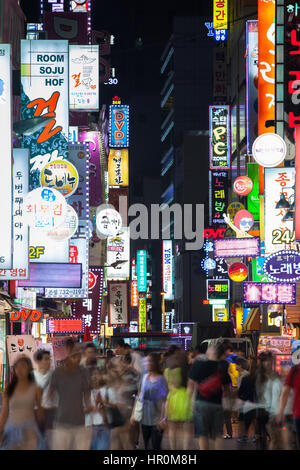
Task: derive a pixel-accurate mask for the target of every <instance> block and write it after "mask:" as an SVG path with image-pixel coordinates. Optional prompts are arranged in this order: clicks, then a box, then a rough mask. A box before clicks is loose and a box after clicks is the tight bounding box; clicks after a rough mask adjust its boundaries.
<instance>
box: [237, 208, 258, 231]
mask: <svg viewBox="0 0 300 470" xmlns="http://www.w3.org/2000/svg"><path fill="white" fill-rule="evenodd" d="M253 224H254V217H253V215H252V214H251V212H249V211H246V210H245V209H242V210H240V211H238V212H237V213H236V214H235V216H234V225H235V226H236V227H237V228H238V229H239V230H242V231H243V232H249V230H251V228H252V227H253Z"/></svg>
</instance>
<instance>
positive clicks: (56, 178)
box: [40, 160, 79, 197]
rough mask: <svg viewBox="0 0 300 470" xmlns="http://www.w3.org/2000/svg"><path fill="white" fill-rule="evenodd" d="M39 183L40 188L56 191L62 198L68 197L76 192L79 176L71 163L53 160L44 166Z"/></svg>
mask: <svg viewBox="0 0 300 470" xmlns="http://www.w3.org/2000/svg"><path fill="white" fill-rule="evenodd" d="M40 181H41V186H43V187H45V186H46V187H47V188H53V189H56V190H57V191H59V192H60V193H61V194H62V195H63V196H64V197H70V196H72V194H74V193H75V192H76V190H77V187H78V182H79V175H78V171H77V169H76V168H75V166H74V165H73V164H72V163H71V162H69V161H67V160H55V161H53V162H50V163H47V165H45V166H44V168H43V169H42V171H41V175H40Z"/></svg>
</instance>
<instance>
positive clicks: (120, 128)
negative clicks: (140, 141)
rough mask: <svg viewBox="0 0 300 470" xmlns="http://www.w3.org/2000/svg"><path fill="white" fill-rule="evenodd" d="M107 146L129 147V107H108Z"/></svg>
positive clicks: (116, 105) (115, 105) (117, 105)
mask: <svg viewBox="0 0 300 470" xmlns="http://www.w3.org/2000/svg"><path fill="white" fill-rule="evenodd" d="M109 131H110V132H109V146H110V147H113V148H115V147H129V106H127V105H119V104H114V105H111V106H110V107H109Z"/></svg>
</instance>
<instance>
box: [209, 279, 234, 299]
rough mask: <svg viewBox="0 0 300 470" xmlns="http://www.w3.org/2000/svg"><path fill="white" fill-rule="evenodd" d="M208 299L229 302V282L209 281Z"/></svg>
mask: <svg viewBox="0 0 300 470" xmlns="http://www.w3.org/2000/svg"><path fill="white" fill-rule="evenodd" d="M206 282H207V299H208V300H228V299H229V281H228V279H226V280H214V279H207V281H206Z"/></svg>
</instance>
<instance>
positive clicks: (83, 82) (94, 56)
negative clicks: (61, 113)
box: [69, 45, 99, 111]
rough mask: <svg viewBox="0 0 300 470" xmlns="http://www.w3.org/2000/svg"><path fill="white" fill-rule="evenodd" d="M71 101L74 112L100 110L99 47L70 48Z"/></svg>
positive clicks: (71, 46) (79, 46)
mask: <svg viewBox="0 0 300 470" xmlns="http://www.w3.org/2000/svg"><path fill="white" fill-rule="evenodd" d="M69 74H70V78H69V93H70V96H69V100H70V109H71V110H73V111H98V109H99V46H98V45H87V46H81V45H70V46H69Z"/></svg>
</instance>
